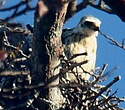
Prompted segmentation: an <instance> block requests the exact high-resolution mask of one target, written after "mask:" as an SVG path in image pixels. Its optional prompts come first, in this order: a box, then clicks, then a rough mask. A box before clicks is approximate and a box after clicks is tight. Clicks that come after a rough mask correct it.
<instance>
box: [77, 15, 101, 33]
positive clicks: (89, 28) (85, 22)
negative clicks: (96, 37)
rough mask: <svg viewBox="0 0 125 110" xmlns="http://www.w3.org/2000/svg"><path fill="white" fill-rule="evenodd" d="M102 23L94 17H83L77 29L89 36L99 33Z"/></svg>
mask: <svg viewBox="0 0 125 110" xmlns="http://www.w3.org/2000/svg"><path fill="white" fill-rule="evenodd" d="M100 25H101V21H100V20H99V19H98V18H96V17H94V16H85V17H83V18H82V19H81V20H80V22H79V24H78V26H77V29H78V30H79V32H83V33H84V34H85V33H86V34H87V35H89V34H93V33H97V34H98V31H99V30H100Z"/></svg>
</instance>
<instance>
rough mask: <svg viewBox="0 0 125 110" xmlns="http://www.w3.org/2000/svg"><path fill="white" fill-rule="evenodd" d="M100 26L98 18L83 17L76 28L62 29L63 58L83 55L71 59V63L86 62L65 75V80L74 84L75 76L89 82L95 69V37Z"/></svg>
mask: <svg viewBox="0 0 125 110" xmlns="http://www.w3.org/2000/svg"><path fill="white" fill-rule="evenodd" d="M100 25H101V21H100V20H99V19H98V18H96V17H93V16H85V17H83V18H82V19H81V20H80V22H79V23H78V25H77V26H76V27H74V28H72V29H64V31H63V33H62V43H63V45H64V55H65V57H66V58H67V59H68V60H70V59H71V58H72V57H73V56H74V55H78V54H83V55H80V56H77V57H75V58H73V59H71V62H73V63H75V64H78V63H81V62H86V63H85V64H82V65H81V66H77V67H75V68H74V69H73V72H72V71H70V72H68V73H66V79H67V80H69V81H73V82H74V81H76V80H77V76H79V77H80V78H82V79H83V80H89V78H90V76H91V75H90V74H91V72H92V71H93V70H94V69H95V63H96V50H97V39H96V37H97V36H98V32H99V29H100ZM84 53H86V54H84ZM74 74H75V75H74Z"/></svg>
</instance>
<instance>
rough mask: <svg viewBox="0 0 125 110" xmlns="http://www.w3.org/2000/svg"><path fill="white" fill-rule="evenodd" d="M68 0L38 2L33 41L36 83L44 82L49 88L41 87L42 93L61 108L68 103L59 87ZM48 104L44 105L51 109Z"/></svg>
mask: <svg viewBox="0 0 125 110" xmlns="http://www.w3.org/2000/svg"><path fill="white" fill-rule="evenodd" d="M67 7H68V2H67V1H64V0H45V1H40V2H39V3H38V7H37V10H36V13H35V22H34V36H33V44H32V49H33V51H32V63H33V69H32V79H33V83H35V84H37V83H39V82H43V83H44V84H45V85H46V87H48V89H45V88H44V89H41V93H42V97H43V98H46V99H48V100H49V101H50V102H52V103H51V104H50V106H49V108H51V109H54V110H56V109H59V108H60V107H61V106H62V104H63V103H64V98H63V97H62V95H61V92H60V89H59V88H58V87H53V88H51V87H50V86H54V85H58V84H59V71H60V66H59V65H60V59H59V57H60V55H62V52H63V48H62V43H61V34H62V27H63V24H64V20H65V15H66V12H67ZM47 109H48V107H47V108H46V107H44V108H43V107H42V110H47Z"/></svg>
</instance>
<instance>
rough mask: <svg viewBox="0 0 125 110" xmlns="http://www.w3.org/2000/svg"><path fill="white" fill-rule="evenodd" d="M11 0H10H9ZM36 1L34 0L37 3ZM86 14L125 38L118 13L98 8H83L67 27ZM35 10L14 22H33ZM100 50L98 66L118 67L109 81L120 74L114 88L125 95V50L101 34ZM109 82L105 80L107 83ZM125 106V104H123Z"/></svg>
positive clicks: (124, 25) (117, 37)
mask: <svg viewBox="0 0 125 110" xmlns="http://www.w3.org/2000/svg"><path fill="white" fill-rule="evenodd" d="M8 1H9V0H8ZM16 2H17V0H11V1H9V2H8V4H6V5H7V6H9V5H12V4H14V3H16ZM35 3H36V2H34V4H35ZM9 14H11V12H8V13H0V18H3V17H5V16H8V15H9ZM85 15H93V16H95V17H97V18H99V19H100V20H101V21H102V26H101V31H102V32H104V33H106V34H108V35H110V36H111V37H113V38H114V39H115V40H117V41H119V42H121V41H122V40H123V39H125V23H124V22H122V21H121V20H120V19H119V18H118V17H117V16H116V15H110V14H108V13H105V12H103V11H100V10H97V9H95V8H92V7H87V8H86V9H84V10H82V11H81V12H79V13H78V14H76V15H75V16H73V18H72V19H70V20H69V21H68V22H67V23H66V24H65V26H64V27H65V28H72V27H74V26H76V25H77V23H78V22H79V20H80V18H81V17H83V16H85ZM33 19H34V12H30V13H26V14H25V15H23V16H21V17H18V18H16V19H13V20H12V22H20V23H23V24H33ZM97 40H98V51H97V63H96V66H97V67H102V66H103V64H108V68H107V71H109V70H111V69H112V68H114V67H118V69H117V70H116V71H115V72H114V74H112V75H110V76H109V79H108V82H110V81H112V80H113V79H114V77H116V76H118V75H120V76H121V77H122V79H121V80H120V81H119V82H118V83H116V84H115V85H114V86H112V89H113V90H117V89H118V93H117V95H118V96H120V97H123V96H125V85H124V83H125V50H123V49H120V48H119V47H117V46H113V45H111V44H110V43H109V42H108V41H107V39H105V38H104V37H103V36H101V35H99V36H98V38H97ZM108 82H105V84H107V83H108ZM121 106H122V107H124V108H125V104H122V105H121Z"/></svg>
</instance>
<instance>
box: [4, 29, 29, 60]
mask: <svg viewBox="0 0 125 110" xmlns="http://www.w3.org/2000/svg"><path fill="white" fill-rule="evenodd" d="M4 45H5V46H7V47H9V48H12V49H14V50H17V51H18V52H19V53H20V54H21V55H22V56H23V57H26V58H28V59H29V58H30V56H27V55H26V54H24V53H23V51H22V50H21V49H19V48H17V47H15V46H13V45H11V44H10V43H9V41H8V37H7V35H6V32H5V31H4Z"/></svg>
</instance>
